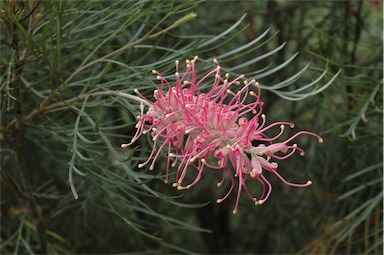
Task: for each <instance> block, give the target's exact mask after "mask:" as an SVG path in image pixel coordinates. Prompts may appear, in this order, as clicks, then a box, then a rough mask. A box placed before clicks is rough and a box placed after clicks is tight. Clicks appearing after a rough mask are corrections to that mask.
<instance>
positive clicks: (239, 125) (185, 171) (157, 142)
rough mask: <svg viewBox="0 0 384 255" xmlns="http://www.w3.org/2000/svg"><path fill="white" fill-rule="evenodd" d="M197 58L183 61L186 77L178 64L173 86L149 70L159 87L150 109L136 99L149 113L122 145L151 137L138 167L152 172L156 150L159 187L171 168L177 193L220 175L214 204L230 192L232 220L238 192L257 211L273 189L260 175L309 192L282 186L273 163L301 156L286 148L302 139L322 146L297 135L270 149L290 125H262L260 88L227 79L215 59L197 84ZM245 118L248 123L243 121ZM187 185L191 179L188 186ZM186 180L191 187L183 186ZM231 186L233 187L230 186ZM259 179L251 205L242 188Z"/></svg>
mask: <svg viewBox="0 0 384 255" xmlns="http://www.w3.org/2000/svg"><path fill="white" fill-rule="evenodd" d="M197 59H198V57H197V56H196V57H195V58H194V59H193V60H191V61H189V60H187V61H186V71H185V72H180V71H179V61H176V73H175V79H176V81H175V85H174V86H172V85H171V83H170V82H169V81H168V80H167V79H165V78H164V77H163V76H162V75H161V74H160V73H159V72H157V71H155V70H154V71H153V74H155V75H157V79H158V80H159V81H160V83H161V85H160V88H159V89H157V90H155V91H154V99H155V102H151V101H149V100H147V99H146V98H144V97H143V96H142V95H141V94H140V93H139V91H138V90H135V93H137V94H138V95H139V96H140V97H142V98H143V99H145V100H146V101H147V102H148V103H149V104H150V107H149V110H148V111H147V112H146V113H144V112H143V110H142V112H141V115H140V116H138V123H137V125H136V128H137V132H136V134H135V135H134V137H133V138H132V141H131V142H130V143H128V144H122V147H127V146H130V145H131V144H132V143H134V142H135V141H136V140H137V139H138V138H139V137H140V136H141V135H142V134H147V133H151V135H152V140H153V148H152V152H151V154H150V156H149V157H148V160H147V161H145V162H143V163H141V164H139V165H138V167H139V168H142V167H143V166H145V165H147V164H149V169H150V170H153V169H154V168H155V162H156V160H157V159H158V158H159V155H160V152H161V151H164V150H165V151H166V152H167V155H168V157H167V166H166V178H165V182H166V183H168V182H169V171H170V169H171V168H176V176H175V182H174V183H173V186H174V187H176V188H177V189H179V190H182V189H189V188H191V187H192V186H194V185H195V184H196V183H197V182H198V181H199V180H200V178H201V176H202V174H203V172H204V171H207V170H209V171H210V170H214V171H217V170H220V171H222V174H223V177H222V180H221V181H220V182H219V183H218V186H221V185H222V184H223V182H224V181H225V180H226V179H227V178H226V176H229V179H230V181H231V186H230V188H229V190H228V192H227V193H226V195H225V196H224V197H222V198H220V199H218V200H217V202H218V203H220V202H222V201H224V200H225V199H226V198H227V197H228V196H229V195H230V194H231V193H232V191H233V190H234V189H235V183H236V182H237V192H236V193H237V198H236V204H235V208H234V210H233V213H236V212H237V209H238V205H239V200H240V195H241V193H242V191H245V193H246V194H247V195H248V196H249V198H250V199H251V200H252V201H253V202H254V203H255V204H256V205H261V204H263V203H264V202H265V201H266V200H267V199H268V198H269V196H270V194H271V192H272V185H271V184H270V182H269V181H268V180H267V179H266V177H265V176H264V173H265V172H266V171H267V172H271V173H273V174H274V175H276V176H277V177H278V178H279V179H280V180H281V181H282V182H284V183H285V184H287V185H289V186H293V187H307V186H309V185H311V183H312V182H311V181H308V182H306V183H304V184H295V183H291V182H288V181H286V180H285V179H284V178H283V177H282V176H281V175H280V174H279V173H278V171H277V169H278V164H277V163H276V162H274V160H284V159H287V158H289V157H290V156H292V155H293V154H294V153H295V152H296V151H299V152H301V155H304V151H303V150H302V149H301V148H299V147H298V146H297V144H292V141H293V140H294V139H295V138H297V137H298V136H301V135H310V136H314V137H316V138H317V139H318V140H319V142H322V141H323V139H322V138H321V137H320V136H318V135H317V134H314V133H311V132H308V131H300V132H298V133H296V134H295V135H293V136H292V137H291V138H289V139H287V140H285V141H282V142H276V141H277V140H278V139H279V138H280V137H281V135H282V134H283V132H284V129H285V127H286V126H289V127H290V128H293V127H294V124H292V123H290V122H275V123H272V124H270V125H266V116H265V115H264V114H262V107H263V102H262V101H261V99H260V86H259V83H257V82H256V81H255V80H251V81H247V80H244V76H243V75H240V76H239V77H236V78H234V79H232V80H230V79H229V74H228V73H226V74H225V75H222V74H221V67H220V65H219V63H218V61H217V60H216V59H214V60H213V63H214V64H216V68H214V69H213V70H212V71H210V72H208V73H207V74H205V75H204V76H203V77H202V78H198V77H197V76H198V74H197V70H196V68H195V64H196V61H197ZM206 82H212V85H211V90H210V91H208V92H206V93H204V92H202V91H201V90H200V89H199V87H201V85H202V84H203V83H206ZM249 116H251V117H250V118H249ZM272 129H277V130H278V133H277V134H276V135H275V136H273V137H270V136H268V135H266V131H267V130H272ZM191 178H192V179H191ZM187 180H190V181H189V182H187ZM236 180H237V181H236ZM253 180H257V181H258V182H259V183H260V184H261V186H262V189H263V191H262V194H261V195H260V196H259V197H258V198H256V197H254V196H253V195H252V194H251V193H250V191H249V190H248V188H247V185H248V184H249V182H253Z"/></svg>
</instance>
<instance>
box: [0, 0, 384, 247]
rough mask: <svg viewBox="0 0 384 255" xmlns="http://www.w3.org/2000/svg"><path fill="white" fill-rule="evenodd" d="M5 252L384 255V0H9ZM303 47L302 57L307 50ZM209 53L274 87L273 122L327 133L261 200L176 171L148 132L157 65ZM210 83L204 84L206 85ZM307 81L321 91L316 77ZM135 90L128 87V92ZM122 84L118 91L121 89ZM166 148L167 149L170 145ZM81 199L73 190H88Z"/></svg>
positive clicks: (204, 58)
mask: <svg viewBox="0 0 384 255" xmlns="http://www.w3.org/2000/svg"><path fill="white" fill-rule="evenodd" d="M0 7H1V10H0V15H1V44H0V47H1V60H0V70H1V99H0V100H1V125H0V131H1V132H0V141H1V242H0V248H1V253H2V254H38V253H40V254H95V253H103V254H111V253H114V254H116V253H117V254H128V253H134V254H137V253H154V254H159V253H165V254H168V253H210V254H213V253H217V254H231V253H232V254H240V253H245V254H382V253H383V240H382V238H383V181H382V179H383V171H382V170H383V163H382V162H383V158H382V157H383V126H382V124H383V119H382V117H383V58H382V55H383V48H382V46H383V16H382V13H383V9H382V1H375V0H364V1H353V0H345V1H301V0H297V1H296V0H290V1H284V0H268V1H241V0H240V1H145V0H141V1H136V0H134V1H129V0H128V1H123V0H121V1H53V0H52V1H37V0H29V1H19V0H4V1H1V3H0ZM297 53H298V54H297ZM195 55H198V56H199V57H200V58H199V61H200V62H199V63H200V64H199V65H200V66H199V68H201V69H200V71H206V70H208V68H211V67H212V64H211V61H212V59H213V58H218V59H219V61H220V64H221V65H222V67H223V69H224V70H225V71H227V72H229V73H231V74H233V75H238V74H245V76H246V77H247V78H248V79H252V78H255V79H257V80H258V81H259V82H260V84H261V85H262V89H263V90H262V100H264V102H265V107H264V109H265V113H266V115H267V121H268V122H269V123H271V122H274V121H280V120H281V121H290V122H293V123H295V124H296V128H295V129H294V130H290V131H292V132H293V131H298V130H310V131H314V132H316V133H318V134H320V135H321V136H322V137H323V138H324V140H325V141H324V143H323V144H318V143H317V142H316V141H312V140H310V139H309V140H305V139H304V140H300V145H301V147H302V148H304V149H305V150H306V155H305V156H304V157H301V156H299V155H297V156H295V157H292V158H290V159H289V160H287V161H284V162H281V164H280V169H281V171H283V172H284V176H286V177H287V179H289V180H292V181H298V182H305V181H306V180H308V179H310V180H312V181H313V185H312V186H310V187H308V188H305V189H296V188H292V187H287V186H285V185H284V184H282V183H281V182H280V181H279V180H276V178H274V176H267V178H268V179H269V180H270V181H271V183H272V185H273V187H274V188H273V193H272V195H271V197H270V199H269V200H268V202H267V203H265V204H264V205H262V206H254V204H253V203H251V202H250V201H249V200H248V199H247V198H245V196H244V197H243V199H242V200H241V202H240V207H239V211H238V213H237V214H236V215H233V214H232V210H233V206H234V202H235V196H234V195H232V196H231V197H230V198H229V199H228V200H226V201H225V202H223V203H221V204H216V202H215V201H216V199H217V198H218V197H220V196H222V194H224V192H226V189H225V187H224V188H217V187H216V183H217V182H218V181H219V180H220V177H218V176H216V175H215V174H214V173H213V174H209V172H208V174H207V175H206V176H204V177H203V178H202V180H201V181H200V182H199V184H197V185H196V186H195V187H194V188H193V189H191V190H187V191H178V190H176V189H174V188H172V186H171V185H166V184H164V182H163V180H164V174H165V173H164V169H165V168H164V166H165V164H163V162H162V161H165V159H166V156H164V155H163V156H162V158H161V160H159V161H158V163H157V164H156V168H155V169H154V170H153V171H151V172H149V170H148V169H147V168H142V169H138V168H137V164H138V163H141V162H143V160H145V159H146V158H147V157H148V156H149V153H150V151H151V145H152V143H151V140H150V138H148V139H140V141H139V142H138V143H137V144H135V145H134V146H132V148H128V149H121V148H120V144H122V143H127V142H129V141H130V139H131V138H132V136H133V135H134V133H135V128H134V126H135V116H136V115H138V114H139V113H140V102H139V101H137V100H135V99H134V98H131V97H129V96H122V95H121V93H123V94H124V95H131V94H132V95H133V94H134V93H133V90H134V89H140V92H141V93H142V94H143V95H145V96H147V97H148V98H151V96H152V94H153V90H154V89H155V88H156V86H158V83H157V80H156V77H154V75H153V74H152V72H151V71H152V69H156V70H158V71H160V72H161V73H162V74H164V75H173V73H174V61H175V60H176V59H178V60H180V62H183V61H184V60H185V59H188V58H193V56H195ZM204 86H205V88H207V87H208V86H209V84H204V85H203V88H204ZM305 86H307V88H305V89H302V88H304V87H305ZM120 92H121V93H120ZM119 93H120V94H119ZM164 154H165V153H164ZM77 196H78V198H77V199H75V197H77Z"/></svg>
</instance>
